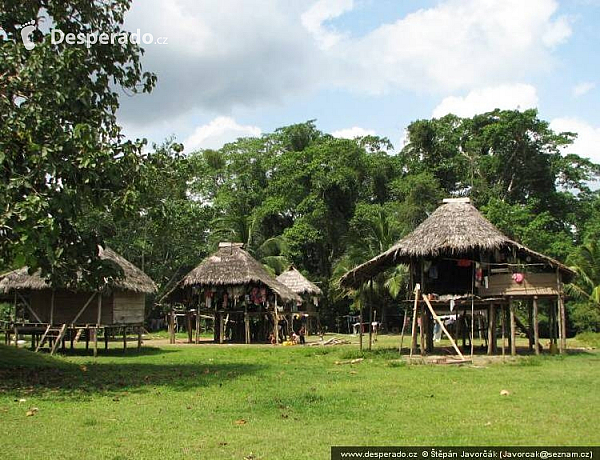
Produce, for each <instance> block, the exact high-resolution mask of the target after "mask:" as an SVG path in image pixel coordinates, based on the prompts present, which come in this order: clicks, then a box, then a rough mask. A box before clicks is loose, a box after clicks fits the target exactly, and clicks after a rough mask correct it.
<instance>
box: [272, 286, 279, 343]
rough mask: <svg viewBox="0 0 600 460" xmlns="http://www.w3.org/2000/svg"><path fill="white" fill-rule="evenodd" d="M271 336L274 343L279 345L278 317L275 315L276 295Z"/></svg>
mask: <svg viewBox="0 0 600 460" xmlns="http://www.w3.org/2000/svg"><path fill="white" fill-rule="evenodd" d="M273 334H274V335H275V341H276V343H279V316H278V313H277V294H275V304H274V305H273Z"/></svg>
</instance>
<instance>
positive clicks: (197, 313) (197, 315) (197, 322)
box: [196, 305, 200, 345]
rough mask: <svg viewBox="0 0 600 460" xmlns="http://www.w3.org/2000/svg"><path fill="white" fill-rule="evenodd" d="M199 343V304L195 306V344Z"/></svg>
mask: <svg viewBox="0 0 600 460" xmlns="http://www.w3.org/2000/svg"><path fill="white" fill-rule="evenodd" d="M199 343H200V306H199V305H198V306H197V307H196V345H198V344H199Z"/></svg>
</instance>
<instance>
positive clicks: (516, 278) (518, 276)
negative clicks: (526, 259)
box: [512, 273, 525, 284]
mask: <svg viewBox="0 0 600 460" xmlns="http://www.w3.org/2000/svg"><path fill="white" fill-rule="evenodd" d="M512 279H513V280H514V281H515V283H518V284H521V283H522V282H523V280H524V279H525V275H524V274H523V273H513V276H512Z"/></svg>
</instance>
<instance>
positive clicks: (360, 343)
mask: <svg viewBox="0 0 600 460" xmlns="http://www.w3.org/2000/svg"><path fill="white" fill-rule="evenodd" d="M358 304H359V309H358V349H359V350H360V351H363V329H362V323H363V314H362V313H363V305H362V299H360V298H359V299H358Z"/></svg>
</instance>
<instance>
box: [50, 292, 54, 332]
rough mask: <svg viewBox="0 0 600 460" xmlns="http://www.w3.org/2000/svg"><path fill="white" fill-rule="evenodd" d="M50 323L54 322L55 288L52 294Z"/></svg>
mask: <svg viewBox="0 0 600 460" xmlns="http://www.w3.org/2000/svg"><path fill="white" fill-rule="evenodd" d="M50 324H54V289H52V294H51V295H50Z"/></svg>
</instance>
